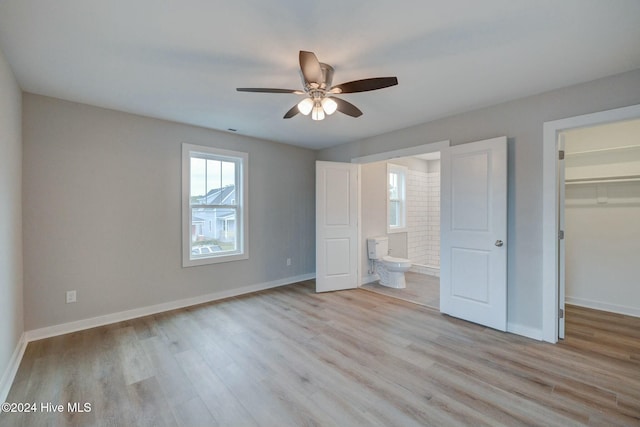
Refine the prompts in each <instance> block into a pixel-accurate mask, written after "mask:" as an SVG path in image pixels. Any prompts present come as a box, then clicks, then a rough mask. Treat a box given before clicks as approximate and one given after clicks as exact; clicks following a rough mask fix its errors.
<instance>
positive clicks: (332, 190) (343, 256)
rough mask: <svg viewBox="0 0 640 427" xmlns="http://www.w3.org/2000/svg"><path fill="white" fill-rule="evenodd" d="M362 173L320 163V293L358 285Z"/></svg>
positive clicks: (354, 166)
mask: <svg viewBox="0 0 640 427" xmlns="http://www.w3.org/2000/svg"><path fill="white" fill-rule="evenodd" d="M359 171H360V166H359V165H357V164H352V163H335V162H319V161H318V162H316V292H327V291H336V290H340V289H353V288H356V287H357V286H358V202H359V201H358V179H359Z"/></svg>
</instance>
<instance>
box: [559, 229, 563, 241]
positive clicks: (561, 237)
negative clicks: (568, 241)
mask: <svg viewBox="0 0 640 427" xmlns="http://www.w3.org/2000/svg"><path fill="white" fill-rule="evenodd" d="M558 239H559V240H564V230H560V231H558Z"/></svg>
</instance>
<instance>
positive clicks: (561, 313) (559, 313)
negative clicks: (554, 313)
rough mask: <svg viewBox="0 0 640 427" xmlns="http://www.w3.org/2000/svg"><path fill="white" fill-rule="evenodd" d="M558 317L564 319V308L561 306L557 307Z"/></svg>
mask: <svg viewBox="0 0 640 427" xmlns="http://www.w3.org/2000/svg"><path fill="white" fill-rule="evenodd" d="M558 317H559V318H560V319H564V310H563V309H562V308H560V309H558Z"/></svg>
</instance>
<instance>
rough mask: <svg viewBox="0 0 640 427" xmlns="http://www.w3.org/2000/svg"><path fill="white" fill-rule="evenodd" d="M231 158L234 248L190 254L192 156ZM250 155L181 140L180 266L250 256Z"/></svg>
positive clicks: (226, 260) (214, 262) (234, 259)
mask: <svg viewBox="0 0 640 427" xmlns="http://www.w3.org/2000/svg"><path fill="white" fill-rule="evenodd" d="M192 157H198V158H208V159H213V160H223V161H233V162H235V163H236V171H235V172H236V182H235V187H236V188H235V191H236V200H238V201H240V202H239V203H237V205H236V233H237V249H236V250H235V251H232V252H231V251H227V252H221V253H214V254H212V255H211V256H209V257H204V258H201V257H200V258H191V221H192V212H193V211H192V208H191V205H190V198H191V158H192ZM248 170H249V155H248V154H247V153H243V152H239V151H231V150H223V149H220V148H214V147H207V146H202V145H193V144H187V143H183V144H182V266H183V267H194V266H198V265H207V264H216V263H220V262H229V261H238V260H243V259H248V258H249V233H248V230H249V215H248V212H249V197H248V195H249V189H248V187H249V172H248Z"/></svg>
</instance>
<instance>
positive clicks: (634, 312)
mask: <svg viewBox="0 0 640 427" xmlns="http://www.w3.org/2000/svg"><path fill="white" fill-rule="evenodd" d="M564 302H565V304H572V305H577V306H580V307H586V308H593V309H595V310H602V311H610V312H612V313H618V314H625V315H627V316H634V317H640V308H638V307H629V306H625V305H617V304H610V303H608V302H601V301H593V300H588V299H585V298H576V297H565V299H564Z"/></svg>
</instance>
